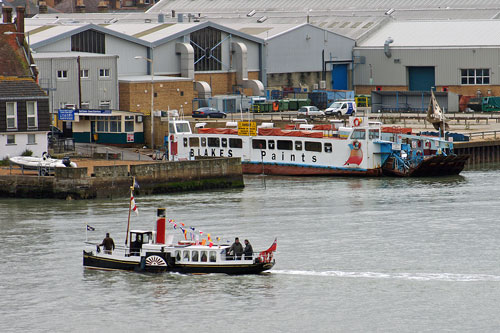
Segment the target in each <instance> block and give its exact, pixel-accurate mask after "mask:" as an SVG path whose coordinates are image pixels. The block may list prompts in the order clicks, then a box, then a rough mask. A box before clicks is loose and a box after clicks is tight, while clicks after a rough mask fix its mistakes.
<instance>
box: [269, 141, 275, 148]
mask: <svg viewBox="0 0 500 333" xmlns="http://www.w3.org/2000/svg"><path fill="white" fill-rule="evenodd" d="M267 147H268V148H269V149H275V148H276V145H275V143H274V140H269V141H267Z"/></svg>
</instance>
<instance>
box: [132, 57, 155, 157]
mask: <svg viewBox="0 0 500 333" xmlns="http://www.w3.org/2000/svg"><path fill="white" fill-rule="evenodd" d="M152 58H153V57H151V59H150V58H146V57H143V56H135V57H134V59H144V60H146V61H148V62H150V63H151V148H152V149H154V148H155V136H154V119H155V117H154V114H153V112H154V97H155V90H154V80H155V70H154V63H153V59H152Z"/></svg>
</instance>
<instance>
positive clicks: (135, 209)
mask: <svg viewBox="0 0 500 333" xmlns="http://www.w3.org/2000/svg"><path fill="white" fill-rule="evenodd" d="M130 201H131V205H130V207H132V210H133V211H134V213H135V215H139V210H138V209H137V205H136V204H135V199H134V194H133V193H130Z"/></svg>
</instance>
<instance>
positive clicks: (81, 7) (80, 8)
mask: <svg viewBox="0 0 500 333" xmlns="http://www.w3.org/2000/svg"><path fill="white" fill-rule="evenodd" d="M76 12H77V13H85V4H84V3H83V0H76Z"/></svg>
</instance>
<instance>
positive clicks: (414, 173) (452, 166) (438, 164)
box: [382, 155, 469, 177]
mask: <svg viewBox="0 0 500 333" xmlns="http://www.w3.org/2000/svg"><path fill="white" fill-rule="evenodd" d="M468 159H469V155H449V156H444V155H435V156H430V157H426V158H425V159H424V160H423V161H422V162H421V163H420V164H419V165H418V166H416V167H414V168H410V169H408V170H405V171H401V170H397V169H395V168H394V164H395V163H394V158H393V157H390V158H389V159H388V160H387V162H386V163H385V164H384V166H383V168H382V170H383V173H384V175H386V176H395V177H437V176H452V175H458V174H460V172H462V170H463V169H464V167H465V163H466V162H467V160H468Z"/></svg>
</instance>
